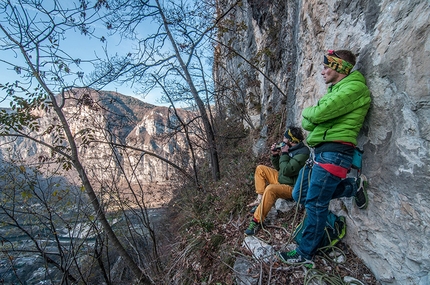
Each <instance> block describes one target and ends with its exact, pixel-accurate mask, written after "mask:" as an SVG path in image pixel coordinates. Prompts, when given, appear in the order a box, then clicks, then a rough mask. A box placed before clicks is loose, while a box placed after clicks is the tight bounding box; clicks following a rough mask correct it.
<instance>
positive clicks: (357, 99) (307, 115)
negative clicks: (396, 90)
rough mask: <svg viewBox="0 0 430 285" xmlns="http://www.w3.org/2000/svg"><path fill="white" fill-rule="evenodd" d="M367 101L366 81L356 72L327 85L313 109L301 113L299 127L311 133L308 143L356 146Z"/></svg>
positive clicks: (368, 104) (306, 109) (368, 93)
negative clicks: (326, 89)
mask: <svg viewBox="0 0 430 285" xmlns="http://www.w3.org/2000/svg"><path fill="white" fill-rule="evenodd" d="M370 101H371V99H370V91H369V89H368V88H367V86H366V79H365V78H364V76H363V75H362V74H361V73H360V72H358V71H354V72H352V73H351V74H349V75H348V76H346V77H345V78H343V79H342V80H341V81H339V82H338V83H336V84H335V85H333V86H330V87H329V88H328V92H327V94H325V95H324V96H323V97H322V98H321V99H320V100H319V101H318V104H317V105H316V106H313V107H308V108H305V109H304V110H303V113H302V116H303V121H302V126H303V128H304V129H305V130H307V131H310V133H309V135H308V137H307V139H306V142H307V144H308V145H309V146H311V147H314V146H316V145H318V144H319V143H324V142H336V141H341V142H349V143H353V144H354V145H356V144H357V135H358V132H359V131H360V129H361V126H362V125H363V121H364V118H365V117H366V114H367V111H368V110H369V107H370Z"/></svg>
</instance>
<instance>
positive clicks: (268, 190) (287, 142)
mask: <svg viewBox="0 0 430 285" xmlns="http://www.w3.org/2000/svg"><path fill="white" fill-rule="evenodd" d="M303 139H304V135H303V132H302V130H301V129H300V128H297V127H293V126H290V127H289V128H288V129H287V131H286V132H285V134H284V139H283V144H282V145H281V146H278V147H277V146H276V144H274V145H272V148H271V152H272V156H271V160H272V165H273V167H274V168H272V167H268V166H265V165H258V166H257V168H256V169H255V175H254V179H255V192H257V194H258V198H257V200H256V201H255V202H254V203H251V204H249V205H248V206H255V207H254V208H253V209H252V210H251V212H252V213H253V214H254V216H253V218H252V220H251V223H250V224H249V227H248V228H247V229H246V231H245V234H246V235H254V234H255V233H256V232H257V231H258V230H259V229H260V227H261V224H262V223H263V221H264V219H265V218H266V216H267V214H268V213H269V211H270V209H271V208H272V206H273V204H275V202H276V200H277V199H278V198H282V199H287V200H290V199H292V192H293V187H294V183H295V182H296V180H297V175H298V174H299V171H300V169H302V167H303V166H304V165H305V163H306V160H307V159H308V158H309V148H308V147H307V146H306V145H305V144H304V143H303Z"/></svg>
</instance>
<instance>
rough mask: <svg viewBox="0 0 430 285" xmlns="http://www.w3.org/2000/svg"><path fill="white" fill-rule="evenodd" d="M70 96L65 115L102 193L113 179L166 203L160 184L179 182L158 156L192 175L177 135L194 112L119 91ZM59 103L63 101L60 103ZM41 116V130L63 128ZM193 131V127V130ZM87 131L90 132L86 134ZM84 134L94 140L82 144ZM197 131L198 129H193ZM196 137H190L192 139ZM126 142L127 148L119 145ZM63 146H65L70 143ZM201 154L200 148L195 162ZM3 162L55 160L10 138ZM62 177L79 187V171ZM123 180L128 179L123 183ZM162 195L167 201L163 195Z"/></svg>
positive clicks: (2, 141) (2, 146) (1, 141)
mask: <svg viewBox="0 0 430 285" xmlns="http://www.w3.org/2000/svg"><path fill="white" fill-rule="evenodd" d="M66 98H67V100H65V102H66V104H65V106H64V108H63V112H64V114H65V115H66V117H67V118H68V122H69V124H70V128H71V131H72V133H73V135H74V136H75V137H76V142H77V144H78V151H79V153H80V159H81V162H82V163H83V164H84V165H85V167H86V168H87V169H88V175H89V176H90V178H91V177H92V180H93V181H96V185H100V189H103V187H104V186H103V184H104V183H109V181H111V182H112V180H113V179H114V180H115V181H116V182H117V183H118V184H119V185H122V183H128V182H130V183H131V184H132V185H133V186H134V185H137V184H138V183H140V184H141V185H142V184H143V185H145V186H146V187H147V188H148V191H147V192H149V193H150V194H151V195H148V199H149V200H150V203H151V206H158V205H160V203H161V204H162V203H164V202H166V201H168V198H169V197H166V196H169V194H170V193H169V191H170V190H168V189H167V190H163V189H158V188H160V187H161V186H160V187H157V185H164V186H166V185H169V183H170V182H172V181H174V180H175V178H176V176H175V173H177V172H176V171H175V170H174V168H172V167H171V166H169V165H168V164H167V163H166V162H164V161H163V160H161V159H159V158H157V157H156V156H159V157H161V158H163V159H165V160H169V161H170V162H172V163H174V164H176V165H177V166H178V167H179V168H182V169H184V170H186V171H190V169H189V167H190V165H192V164H191V163H190V157H191V155H190V153H189V142H188V141H187V140H186V138H185V135H184V134H183V133H182V132H178V128H180V124H179V120H178V118H180V119H181V120H183V121H184V122H189V117H190V116H193V114H192V113H191V112H188V111H185V110H182V109H179V110H176V113H174V112H172V111H171V110H169V108H167V107H157V106H154V105H150V104H147V103H144V102H142V101H140V100H138V99H136V98H133V97H130V96H124V95H122V94H119V93H116V92H108V91H102V92H95V91H94V90H87V89H80V90H77V89H75V90H73V91H71V92H69V93H67V94H66ZM58 101H59V102H61V99H59V100H58ZM37 115H38V116H39V117H40V120H39V123H40V125H41V130H46V129H48V126H52V125H55V124H59V121H58V118H57V117H55V115H54V114H53V112H50V113H45V112H44V111H38V114H37ZM192 127H193V126H192V124H191V125H189V130H190V131H191V128H192ZM87 129H89V130H90V131H89V132H86V130H87ZM86 133H90V134H91V135H92V139H91V140H95V142H92V143H90V144H88V145H85V144H82V142H83V141H84V134H86ZM194 133H197V131H195V130H194ZM193 137H194V136H193V134H191V135H190V136H189V139H190V140H192V139H193ZM38 138H39V139H40V140H42V141H45V142H48V143H52V141H53V138H52V133H45V134H41V135H40V136H39V137H38ZM7 141H13V143H6V142H7ZM125 144H126V145H127V146H128V147H129V148H123V147H121V145H125ZM63 145H64V146H67V144H66V143H64V144H63ZM152 154H154V155H152ZM199 154H200V153H199V151H198V150H196V153H195V157H196V158H197V159H198V158H199ZM0 158H3V159H5V160H11V159H14V160H15V161H17V159H18V158H19V159H22V160H25V162H26V163H27V165H32V164H33V165H39V166H40V165H45V164H48V163H46V162H47V161H52V160H55V159H53V157H52V153H51V151H50V150H49V149H48V148H46V147H44V146H43V145H41V144H36V143H34V142H33V141H30V140H24V139H22V138H18V139H17V140H15V139H10V138H8V137H2V138H0ZM0 163H1V160H0ZM44 167H45V166H44ZM121 170H123V171H121ZM63 175H65V176H67V177H68V179H69V180H70V181H71V182H75V183H78V184H79V181H77V180H76V179H77V173H74V172H73V171H67V172H64V173H63ZM125 177H127V179H129V180H128V181H125ZM124 188H126V187H124ZM164 188H166V187H164ZM167 188H170V187H167ZM123 194H126V193H123ZM163 195H164V198H162V197H161V196H163ZM149 196H151V197H149ZM159 196H160V197H159Z"/></svg>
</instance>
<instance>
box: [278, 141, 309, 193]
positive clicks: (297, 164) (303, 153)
mask: <svg viewBox="0 0 430 285" xmlns="http://www.w3.org/2000/svg"><path fill="white" fill-rule="evenodd" d="M309 153H310V151H309V148H308V147H307V146H306V145H305V144H304V143H303V142H300V143H298V144H297V145H295V146H293V147H291V148H290V149H289V152H288V153H283V154H282V155H273V156H272V157H271V160H272V165H273V167H274V168H275V169H276V170H278V182H279V183H281V184H287V185H290V186H294V183H296V180H297V176H298V175H299V171H300V169H302V167H303V166H304V165H305V163H306V160H308V158H309Z"/></svg>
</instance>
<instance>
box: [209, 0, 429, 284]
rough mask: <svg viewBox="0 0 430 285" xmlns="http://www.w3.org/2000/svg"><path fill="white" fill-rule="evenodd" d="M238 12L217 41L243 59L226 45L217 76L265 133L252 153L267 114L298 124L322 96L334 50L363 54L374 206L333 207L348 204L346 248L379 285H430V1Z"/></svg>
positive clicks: (261, 147) (259, 5) (276, 4)
mask: <svg viewBox="0 0 430 285" xmlns="http://www.w3.org/2000/svg"><path fill="white" fill-rule="evenodd" d="M230 2H234V1H230ZM234 11H235V12H234V13H233V14H232V15H231V16H230V18H229V21H230V23H231V22H234V23H235V24H236V26H235V27H234V28H232V29H231V30H233V32H223V31H222V32H221V33H220V38H221V40H222V42H223V43H224V44H227V45H228V44H229V43H233V44H231V46H232V47H233V48H234V49H235V50H236V52H237V53H236V54H232V53H231V51H229V50H228V49H226V48H225V47H223V46H220V47H219V48H218V49H217V55H218V56H217V60H216V63H217V66H216V69H215V70H216V71H215V72H216V77H217V78H218V79H221V78H222V81H223V86H234V84H236V89H233V87H232V88H230V89H229V90H230V94H228V92H226V94H224V95H227V96H228V97H229V98H237V97H238V94H241V97H240V98H241V100H242V101H241V102H242V103H243V105H244V106H245V109H246V110H247V112H248V114H249V116H250V118H252V120H248V121H247V120H245V125H247V126H250V127H252V128H255V129H259V130H261V131H260V137H259V138H258V139H257V140H256V142H255V145H256V147H255V148H254V150H255V152H256V154H261V153H263V152H264V151H265V149H266V148H267V145H266V144H265V141H266V135H267V134H266V132H267V127H268V126H267V118H268V116H270V115H272V114H286V116H284V118H285V120H286V122H287V123H288V124H289V123H294V124H300V121H301V110H302V109H303V108H305V107H307V106H310V105H313V104H315V103H316V102H317V100H318V99H319V98H320V97H321V96H322V95H323V94H324V93H325V90H326V86H325V84H324V82H323V80H322V78H321V75H320V72H321V69H322V64H321V63H322V57H323V55H324V53H325V52H326V51H327V50H328V49H335V50H336V49H350V50H352V51H353V52H355V53H356V54H358V58H357V65H356V68H357V69H358V70H360V71H361V72H362V73H363V74H364V75H365V77H366V79H367V83H368V86H369V88H370V90H371V92H372V105H371V108H370V111H369V113H368V116H367V119H366V121H365V125H364V127H363V129H362V132H361V134H360V136H359V146H360V147H362V148H364V156H363V172H364V174H366V176H367V177H368V178H369V182H370V188H369V197H370V203H369V207H368V209H367V210H365V211H360V210H358V209H357V208H356V207H355V206H354V205H353V203H351V201H333V202H332V205H331V206H332V208H334V209H340V208H341V206H340V205H341V203H345V205H346V209H347V211H348V213H347V214H348V217H349V218H348V235H347V238H346V241H347V242H348V244H349V245H350V246H351V247H352V248H353V250H354V251H355V253H356V254H357V255H358V256H359V257H360V258H362V259H363V261H364V262H365V263H366V264H367V265H368V266H369V268H371V270H372V271H373V272H374V274H375V276H376V277H377V278H378V280H379V281H380V282H381V283H382V284H402V285H403V284H420V285H424V284H429V282H430V275H429V271H430V239H429V237H430V198H429V197H430V195H429V194H430V190H429V187H428V185H429V184H430V175H429V174H430V167H429V165H430V154H429V149H430V148H429V141H430V132H429V129H430V127H429V126H430V124H429V122H430V95H429V94H430V92H429V91H430V81H429V80H430V79H429V78H430V71H429V68H428V67H429V66H430V21H429V16H428V15H429V14H430V2H429V1H427V0H415V1H401V0H395V1H389V0H381V1H375V0H351V1H338V0H328V1H316V0H314V1H312V0H303V1H281V0H278V1H257V0H247V1H243V2H242V6H241V7H240V8H238V9H236V10H234ZM224 24H225V25H227V22H226V23H224ZM227 52H228V53H229V55H230V56H229V57H226V56H224V55H225V53H227ZM237 54H240V56H237ZM244 59H247V61H245V60H244ZM251 63H252V64H254V65H255V66H252V64H251ZM255 67H258V68H259V71H257V69H256V68H255ZM232 78H234V79H235V80H234V81H233V80H232ZM233 83H234V84H233ZM239 91H240V92H239Z"/></svg>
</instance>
